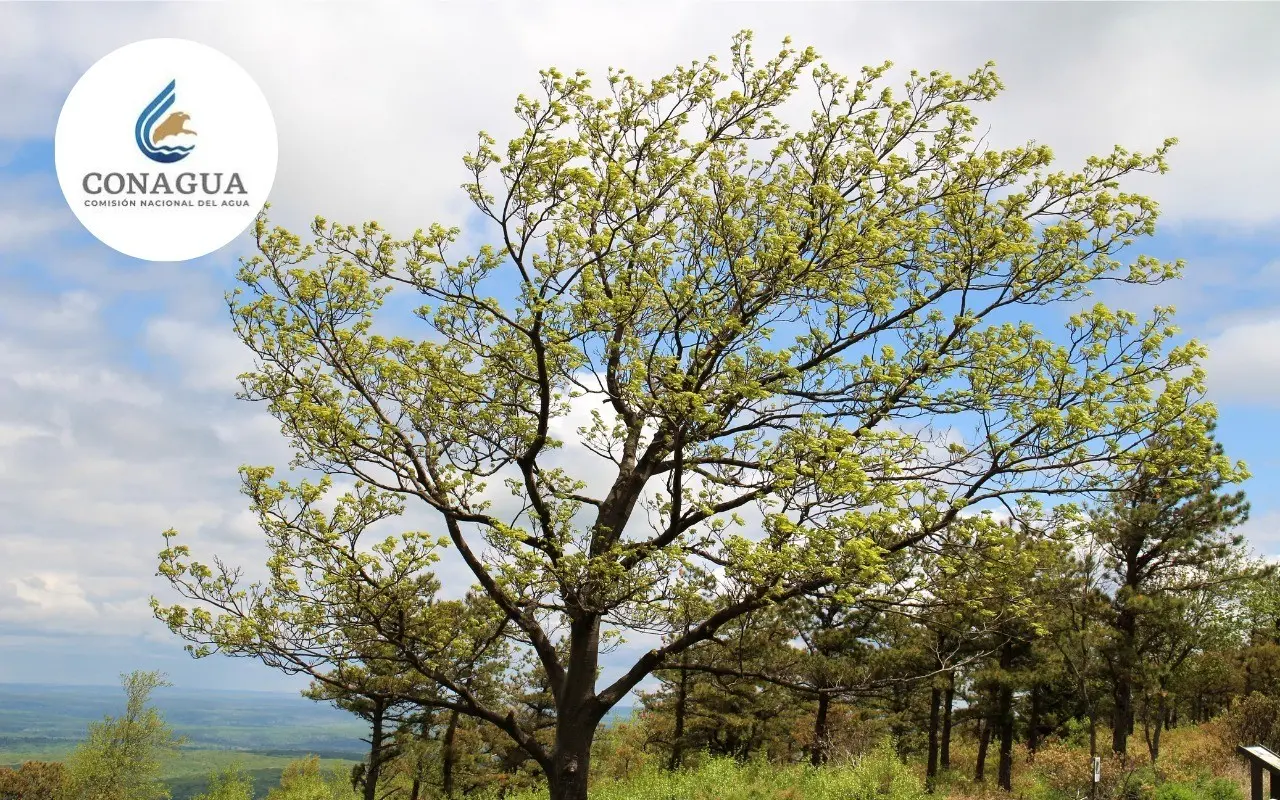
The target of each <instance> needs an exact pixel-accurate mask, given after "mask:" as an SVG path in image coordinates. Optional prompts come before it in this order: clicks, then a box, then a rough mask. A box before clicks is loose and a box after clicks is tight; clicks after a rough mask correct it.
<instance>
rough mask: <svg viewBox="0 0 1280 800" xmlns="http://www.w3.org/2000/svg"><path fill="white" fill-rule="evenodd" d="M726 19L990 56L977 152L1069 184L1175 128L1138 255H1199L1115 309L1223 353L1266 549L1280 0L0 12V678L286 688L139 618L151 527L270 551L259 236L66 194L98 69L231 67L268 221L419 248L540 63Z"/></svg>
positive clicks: (728, 24) (670, 61)
mask: <svg viewBox="0 0 1280 800" xmlns="http://www.w3.org/2000/svg"><path fill="white" fill-rule="evenodd" d="M633 9H634V10H633ZM743 28H750V29H753V30H754V31H755V32H756V35H757V42H758V43H759V45H760V46H761V50H762V51H771V50H773V49H774V46H775V45H777V44H778V43H779V42H780V40H781V39H782V38H783V37H784V36H787V35H790V36H791V37H792V38H793V39H794V40H795V42H796V43H797V44H799V45H813V46H815V47H816V48H817V49H818V51H819V53H820V54H821V55H823V56H824V57H825V58H826V59H827V60H828V61H829V62H830V63H832V64H833V65H834V66H836V67H837V68H838V69H840V70H841V71H843V72H846V73H855V72H856V71H857V70H858V68H859V67H861V66H862V65H864V64H875V63H879V62H881V61H883V60H885V59H891V60H893V61H894V63H895V64H897V65H899V66H900V67H903V68H918V69H921V70H923V71H928V70H931V69H943V70H949V71H953V72H957V73H967V72H969V71H971V70H972V69H974V68H975V67H977V66H979V65H981V64H982V63H983V62H985V61H987V60H995V61H996V64H997V70H998V72H999V73H1000V75H1001V77H1002V78H1003V80H1004V82H1005V84H1006V86H1007V89H1006V91H1005V93H1004V95H1003V96H1002V97H1001V98H1000V99H999V100H997V101H996V102H995V103H994V104H991V105H990V106H989V107H986V108H984V109H981V110H980V113H981V115H982V118H983V120H984V123H985V124H986V125H989V126H990V138H991V140H992V141H993V142H995V143H996V144H1001V145H1008V144H1014V143H1019V142H1024V141H1026V140H1028V139H1035V140H1036V141H1038V142H1042V143H1045V144H1049V145H1050V146H1052V147H1053V148H1054V150H1055V152H1056V153H1057V154H1058V155H1059V157H1060V158H1061V159H1062V162H1063V166H1073V165H1074V163H1076V162H1078V161H1079V160H1080V159H1082V158H1083V157H1084V156H1085V155H1087V154H1089V153H1094V152H1106V151H1109V150H1110V149H1111V147H1112V145H1114V144H1122V145H1124V146H1126V147H1129V148H1130V149H1137V150H1143V151H1149V150H1151V149H1152V148H1154V146H1156V145H1157V144H1158V143H1159V142H1160V141H1161V140H1162V139H1163V138H1164V137H1166V136H1177V137H1179V139H1180V140H1181V144H1180V145H1179V147H1178V148H1177V149H1176V150H1175V152H1174V154H1173V156H1172V158H1171V165H1172V171H1171V172H1170V174H1168V175H1166V176H1162V177H1159V178H1154V179H1152V180H1150V181H1146V182H1144V183H1143V184H1142V185H1141V187H1140V188H1141V190H1143V191H1145V192H1147V193H1149V194H1151V195H1153V196H1154V197H1155V198H1156V199H1157V200H1158V201H1159V202H1160V203H1161V205H1162V208H1163V210H1164V217H1163V219H1162V225H1161V231H1160V233H1159V235H1158V236H1157V237H1156V239H1154V240H1152V241H1150V242H1148V243H1145V244H1144V248H1143V249H1144V250H1145V251H1146V252H1149V253H1151V254H1152V255H1156V256H1159V257H1162V258H1184V259H1186V261H1187V263H1188V269H1187V276H1186V278H1185V279H1184V280H1183V281H1181V282H1179V283H1178V284H1177V285H1168V286H1164V287H1159V288H1158V289H1154V290H1152V289H1147V290H1143V291H1141V292H1128V293H1123V294H1111V295H1105V296H1104V297H1103V299H1105V300H1107V301H1109V302H1114V303H1117V304H1121V305H1123V306H1125V307H1127V308H1131V309H1133V310H1135V311H1139V312H1142V311H1145V310H1149V309H1150V308H1151V306H1153V305H1157V304H1173V305H1176V306H1177V308H1178V311H1179V320H1180V322H1181V324H1182V326H1183V328H1184V330H1185V331H1186V332H1187V333H1188V334H1189V335H1193V336H1195V337H1197V338H1200V339H1202V340H1203V341H1205V342H1206V343H1207V344H1208V345H1209V346H1210V348H1211V354H1212V355H1211V360H1210V363H1209V370H1210V393H1211V398H1212V399H1213V400H1215V401H1216V402H1217V403H1218V405H1219V408H1220V410H1221V414H1222V422H1221V426H1220V433H1221V438H1222V440H1223V441H1224V443H1225V445H1226V447H1227V449H1228V453H1229V454H1230V455H1232V456H1234V457H1237V458H1242V459H1244V460H1246V461H1247V462H1248V464H1249V467H1250V469H1251V470H1252V471H1253V473H1254V477H1253V478H1252V479H1251V480H1250V481H1249V483H1248V485H1247V486H1246V488H1247V489H1248V491H1249V494H1250V496H1251V499H1252V502H1253V507H1254V516H1253V520H1252V521H1251V522H1250V523H1249V534H1250V537H1251V539H1252V541H1253V543H1254V545H1255V546H1256V547H1257V549H1258V550H1259V551H1260V552H1262V553H1266V554H1271V555H1280V531H1278V530H1277V528H1278V527H1280V500H1275V499H1273V498H1275V497H1276V493H1277V489H1280V457H1277V456H1276V455H1275V453H1276V450H1277V446H1278V445H1280V432H1278V431H1277V426H1276V420H1277V411H1280V257H1278V256H1277V243H1280V193H1277V191H1276V187H1277V186H1278V185H1280V147H1277V146H1276V145H1275V138H1276V131H1277V129H1278V128H1280V55H1277V52H1280V51H1277V49H1276V48H1275V47H1274V40H1275V38H1276V35H1277V34H1280V6H1276V5H1272V4H1250V5H1231V4H1225V3H1224V4H1214V5H1194V4H1177V5H1165V4H1159V3H1145V4H1127V5H1111V4H1102V3H1088V4H1072V5H1064V4H1048V3H1045V4H1020V5H1014V4H987V5H968V4H962V3H949V4H944V5H933V4H907V5H893V6H889V5H872V4H853V3H815V4H807V3H799V2H777V3H769V4H764V3H761V4H681V5H666V4H661V3H646V4H644V6H643V10H641V6H640V4H634V5H631V6H627V7H623V6H620V5H618V6H609V7H607V8H603V9H602V8H592V7H588V6H586V5H570V4H551V3H539V4H536V9H535V8H534V7H533V4H510V5H496V4H495V5H487V4H469V5H466V6H461V5H449V6H443V5H441V6H435V5H413V6H410V5H408V4H404V5H395V4H372V3H361V4H359V5H356V4H354V3H351V4H348V5H339V4H325V5H301V4H287V3H255V4H253V5H252V6H250V5H222V4H217V5H214V4H195V3H182V4H159V3H151V4H137V5H134V4H125V3H104V4H95V5H86V4H69V3H68V4H60V3H59V4H26V3H7V4H5V3H0V681H19V682H33V681H36V682H68V683H109V682H112V681H114V679H115V676H116V674H117V673H119V672H121V671H126V670H129V669H134V668H159V669H164V670H166V671H167V672H169V674H170V675H171V676H172V678H173V679H174V680H175V681H176V682H177V683H179V684H181V685H184V686H188V687H192V688H195V687H209V688H216V687H236V688H289V687H292V686H296V682H290V681H288V680H286V679H284V678H281V677H279V676H276V675H275V674H273V673H272V672H271V671H270V670H267V669H266V668H263V667H260V666H257V665H254V664H250V663H245V662H232V661H229V660H227V659H220V658H219V659H212V660H206V661H201V662H194V661H192V660H191V659H189V658H188V657H187V656H186V655H185V654H184V653H183V652H182V650H181V647H180V645H179V644H178V643H177V642H176V641H174V640H173V639H172V638H171V637H170V635H169V634H168V633H167V632H166V631H165V630H164V629H163V628H162V627H161V626H160V625H159V624H158V623H156V622H155V621H154V620H152V619H151V616H150V613H149V611H148V609H147V605H146V603H147V598H148V596H150V595H151V594H153V593H158V592H160V591H161V590H162V588H163V587H162V586H161V584H160V583H159V579H157V578H155V577H154V572H155V554H156V552H157V551H158V550H159V549H160V547H161V546H162V543H161V539H160V532H161V531H163V530H164V529H166V528H169V527H177V528H179V529H180V530H181V531H182V533H183V536H184V539H186V540H187V541H188V542H189V543H190V544H192V546H193V547H194V548H196V549H197V550H198V552H201V553H212V552H217V553H219V554H221V555H223V556H224V557H226V558H227V559H228V560H231V561H233V562H240V563H254V562H255V561H256V562H258V563H260V562H261V552H262V551H261V549H260V544H259V537H258V535H257V533H256V531H255V529H254V527H253V525H252V523H251V520H250V519H249V518H248V516H247V514H246V513H245V512H244V510H243V509H244V504H243V503H242V498H241V497H240V496H239V494H238V493H237V483H236V476H235V470H236V467H237V465H239V464H242V463H246V462H247V463H274V464H277V465H279V466H281V467H283V466H284V464H285V463H286V462H287V460H288V453H287V451H286V450H285V448H284V447H283V445H282V443H281V442H280V439H279V437H278V435H277V432H276V428H275V425H274V423H273V422H272V421H271V420H270V419H269V418H265V417H264V416H263V415H262V413H261V412H260V410H259V409H257V408H255V407H250V406H248V405H247V404H244V403H240V402H238V401H236V400H235V399H234V398H233V393H234V391H235V388H236V384H235V375H236V374H237V373H238V372H240V371H241V370H242V369H244V368H245V367H246V366H247V362H246V360H245V355H244V353H243V352H242V351H241V348H240V346H239V344H238V343H237V342H236V341H235V340H234V339H233V338H231V336H230V333H229V330H230V329H229V324H228V320H227V318H226V315H225V307H224V306H223V304H222V296H223V293H224V292H225V291H226V289H228V288H229V287H230V286H231V284H232V275H233V271H234V267H235V264H236V259H237V258H238V257H239V256H241V255H243V254H245V253H246V252H247V251H248V248H247V243H246V242H245V241H244V240H243V239H241V240H238V241H237V242H234V243H233V244H231V245H229V246H227V247H226V248H224V249H223V250H221V251H219V252H217V253H215V254H213V255H211V256H208V257H206V258H203V259H199V260H196V261H192V262H186V263H182V264H152V263H147V262H140V261H134V260H131V259H128V258H126V257H124V256H121V255H118V254H116V253H114V252H112V251H110V250H109V249H107V248H106V247H105V246H103V245H101V244H99V243H98V242H97V241H96V240H94V239H92V238H91V237H90V236H89V235H88V234H86V233H85V232H84V231H83V229H81V228H80V227H79V225H78V223H77V222H76V220H75V218H74V217H73V216H72V214H71V212H70V211H69V209H68V208H67V205H66V203H65V201H64V200H63V199H62V196H61V194H60V193H59V190H58V184H57V180H56V177H55V175H54V171H53V144H52V138H53V130H54V125H55V122H56V120H57V115H58V111H59V109H60V107H61V104H62V102H63V100H64V99H65V97H66V95H67V93H68V92H69V91H70V89H71V87H72V86H73V85H74V83H75V81H76V80H77V79H78V78H79V76H80V75H81V74H82V73H83V71H84V70H85V69H87V68H88V67H89V66H90V65H91V64H93V63H94V62H95V61H97V60H98V59H99V58H101V57H102V56H104V55H106V54H107V53H108V52H110V51H112V50H114V49H115V48H117V47H120V46H123V45H125V44H129V43H130V42H134V41H137V40H140V39H147V38H154V37H180V38H187V39H192V40H195V41H198V42H202V43H204V44H208V45H211V46H213V47H215V48H217V49H219V50H221V51H222V52H224V53H226V54H227V55H229V56H231V57H232V58H233V59H235V60H237V61H238V62H239V63H240V64H241V65H243V66H244V67H245V68H246V69H247V70H248V71H249V72H250V73H251V74H252V75H253V76H254V77H255V79H256V80H257V81H258V83H259V84H260V85H261V87H262V89H263V91H264V92H265V94H266V96H267V99H268V101H269V102H270V104H271V107H272V109H273V111H274V113H275V117H276V123H277V126H278V128H279V134H280V169H279V173H278V175H277V178H276V183H275V189H274V191H273V197H272V202H273V205H274V209H275V213H274V217H275V219H276V221H279V222H282V223H284V224H289V225H291V224H296V223H297V222H299V221H301V220H306V219H309V218H311V217H312V216H314V215H316V214H321V215H324V216H326V217H328V218H330V219H335V220H340V221H344V222H359V221H361V220H364V219H370V218H376V219H379V220H380V221H382V222H383V223H384V224H386V225H387V226H389V227H390V228H391V229H392V230H393V231H394V232H396V233H403V234H407V233H409V232H411V231H412V230H413V229H415V228H418V227H425V226H426V225H428V224H430V223H432V222H436V221H439V222H444V223H447V224H461V223H462V222H463V220H464V218H465V217H464V215H465V212H466V207H465V205H464V204H465V198H464V196H463V195H462V193H461V191H460V190H459V189H458V188H457V187H458V185H459V184H460V183H461V182H462V180H463V178H464V173H463V170H462V165H461V156H462V154H463V153H464V152H465V151H466V150H467V148H468V147H469V146H470V145H471V144H472V142H473V141H474V136H475V134H476V132H477V131H478V130H480V129H485V130H488V131H490V132H492V133H494V134H496V135H499V136H501V135H502V134H504V133H507V132H509V131H510V122H511V119H512V115H511V113H510V109H511V106H512V102H513V101H514V99H515V97H516V95H517V94H518V93H520V92H522V91H531V90H533V89H534V88H536V79H537V70H538V69H540V68H543V67H547V66H559V67H561V68H565V69H575V68H579V67H581V68H586V69H588V70H591V71H592V72H593V73H594V74H596V75H602V74H603V70H604V69H605V68H606V67H608V66H619V67H625V68H627V69H628V70H629V71H631V72H633V73H635V74H639V75H641V76H651V75H656V74H659V73H661V72H664V71H666V70H668V69H670V68H671V67H673V66H674V65H676V64H677V63H684V62H688V61H690V60H692V59H701V58H704V57H705V56H707V55H708V54H711V53H717V54H721V55H723V54H725V53H726V52H727V45H728V42H729V39H730V37H731V35H732V34H733V33H734V32H735V31H737V30H739V29H743ZM445 577H446V580H448V577H449V576H448V575H446V576H445Z"/></svg>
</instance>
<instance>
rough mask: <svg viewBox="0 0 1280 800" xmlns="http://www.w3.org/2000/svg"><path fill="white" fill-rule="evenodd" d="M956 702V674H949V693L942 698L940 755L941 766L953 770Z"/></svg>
mask: <svg viewBox="0 0 1280 800" xmlns="http://www.w3.org/2000/svg"><path fill="white" fill-rule="evenodd" d="M955 700H956V674H955V672H949V673H947V691H946V693H945V694H943V697H942V747H941V750H942V752H941V753H940V754H939V758H938V761H939V766H940V767H941V768H942V769H944V770H947V769H951V707H952V705H954V704H955Z"/></svg>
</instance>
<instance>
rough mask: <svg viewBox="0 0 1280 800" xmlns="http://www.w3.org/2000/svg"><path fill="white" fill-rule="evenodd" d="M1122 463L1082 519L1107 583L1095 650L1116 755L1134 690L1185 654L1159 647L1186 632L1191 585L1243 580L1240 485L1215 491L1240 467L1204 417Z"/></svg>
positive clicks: (1129, 727) (1124, 738)
mask: <svg viewBox="0 0 1280 800" xmlns="http://www.w3.org/2000/svg"><path fill="white" fill-rule="evenodd" d="M1126 468H1127V470H1128V472H1127V475H1126V482H1125V484H1124V486H1123V491H1121V492H1119V493H1117V494H1116V495H1115V496H1114V497H1113V498H1112V500H1111V501H1110V502H1109V503H1107V504H1106V505H1104V506H1103V507H1101V508H1100V509H1099V510H1098V513H1097V516H1096V519H1095V520H1094V521H1093V525H1092V527H1093V535H1094V537H1095V538H1096V539H1097V541H1098V543H1099V545H1100V547H1101V549H1102V552H1103V553H1104V556H1105V566H1106V569H1107V578H1108V580H1109V583H1110V595H1111V609H1110V614H1109V615H1108V620H1107V622H1108V623H1109V627H1110V634H1111V636H1110V641H1109V642H1107V643H1106V646H1105V647H1104V649H1103V654H1104V656H1105V658H1106V663H1107V667H1108V670H1109V672H1110V676H1111V682H1112V700H1113V708H1114V711H1113V717H1112V744H1111V747H1112V750H1113V752H1115V753H1117V754H1120V755H1125V754H1126V753H1127V752H1128V740H1129V736H1130V735H1131V734H1132V733H1133V731H1134V720H1135V714H1134V701H1135V693H1136V692H1140V691H1141V690H1142V689H1143V688H1144V681H1148V680H1150V681H1154V682H1155V685H1154V686H1151V685H1150V684H1148V685H1147V686H1146V688H1149V689H1153V690H1154V691H1157V692H1159V693H1161V696H1163V692H1165V691H1166V689H1167V687H1166V686H1164V685H1162V684H1164V683H1165V682H1166V681H1167V678H1166V677H1164V675H1165V671H1166V670H1167V669H1168V667H1169V666H1170V665H1171V663H1175V662H1176V663H1177V664H1180V663H1181V662H1182V660H1183V659H1185V658H1186V656H1187V655H1189V654H1190V652H1191V649H1190V648H1189V647H1181V646H1175V647H1174V648H1173V649H1172V650H1171V651H1170V652H1166V653H1162V652H1161V649H1162V645H1164V644H1166V643H1167V642H1169V640H1170V639H1171V638H1172V639H1179V638H1180V637H1179V631H1178V630H1177V629H1179V628H1181V629H1182V631H1183V632H1184V635H1183V636H1182V637H1181V638H1182V639H1183V640H1186V636H1185V633H1186V632H1189V631H1188V629H1187V627H1186V625H1187V612H1188V608H1189V603H1191V602H1193V601H1194V599H1195V597H1196V595H1197V594H1198V593H1201V592H1204V591H1206V590H1208V589H1211V588H1213V587H1218V586H1223V585H1226V584H1232V583H1239V582H1241V581H1244V580H1248V579H1249V572H1248V570H1247V569H1243V568H1242V564H1241V557H1242V547H1243V546H1244V538H1243V536H1242V535H1241V534H1240V532H1239V531H1238V530H1237V526H1238V525H1239V524H1240V523H1242V522H1244V521H1245V520H1246V519H1247V518H1248V513H1249V506H1248V503H1247V502H1246V501H1245V497H1244V493H1243V492H1240V491H1236V492H1226V491H1224V490H1225V489H1226V487H1228V486H1230V485H1231V484H1235V483H1239V482H1240V481H1242V480H1244V479H1245V478H1246V477H1248V473H1247V472H1246V470H1245V467H1244V464H1243V463H1232V462H1231V461H1230V460H1229V459H1227V457H1226V456H1225V455H1224V454H1223V449H1222V446H1221V445H1220V444H1219V443H1217V442H1216V441H1214V439H1213V426H1212V418H1209V419H1208V420H1195V421H1189V422H1188V423H1187V424H1186V425H1184V426H1181V427H1179V428H1176V429H1170V430H1168V431H1164V432H1162V433H1161V434H1160V435H1159V436H1158V437H1157V438H1155V439H1154V440H1153V441H1151V442H1150V443H1149V444H1148V445H1147V446H1146V447H1144V448H1142V449H1141V450H1140V451H1137V452H1136V453H1134V454H1133V456H1132V458H1131V459H1130V460H1129V463H1128V465H1127V467H1126ZM1166 659H1172V660H1173V661H1172V662H1171V661H1168V660H1166ZM1161 713H1162V714H1163V712H1161ZM1157 753H1158V748H1157V749H1156V750H1154V751H1153V755H1156V754H1157Z"/></svg>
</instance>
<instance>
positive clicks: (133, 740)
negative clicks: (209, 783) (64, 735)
mask: <svg viewBox="0 0 1280 800" xmlns="http://www.w3.org/2000/svg"><path fill="white" fill-rule="evenodd" d="M121 680H122V683H123V686H124V691H125V697H126V704H125V713H124V715H123V716H120V717H107V718H106V719H104V720H103V721H101V722H94V723H91V724H90V725H89V734H88V737H87V738H86V739H85V740H84V741H83V742H81V743H80V744H79V745H77V746H76V748H75V749H74V750H72V752H71V754H70V755H69V756H68V757H67V759H66V762H65V765H66V774H67V781H66V793H67V800H167V798H168V797H169V796H170V793H169V789H168V787H166V786H165V785H164V783H163V781H162V780H161V776H162V774H163V770H164V767H165V762H166V760H167V759H170V758H172V757H173V756H174V755H176V754H177V752H178V748H179V746H181V745H182V744H183V742H184V740H183V739H182V737H179V736H176V735H174V732H173V729H172V728H170V727H169V725H168V724H167V723H166V722H165V721H164V719H163V718H162V717H161V716H160V713H159V712H158V711H157V710H156V709H155V708H153V707H151V706H150V705H148V703H149V701H150V698H151V693H152V692H153V691H154V690H155V689H157V688H159V687H161V686H168V685H169V684H168V683H166V682H165V681H164V679H163V677H162V676H161V675H160V673H158V672H133V673H131V674H129V675H125V676H122V677H121Z"/></svg>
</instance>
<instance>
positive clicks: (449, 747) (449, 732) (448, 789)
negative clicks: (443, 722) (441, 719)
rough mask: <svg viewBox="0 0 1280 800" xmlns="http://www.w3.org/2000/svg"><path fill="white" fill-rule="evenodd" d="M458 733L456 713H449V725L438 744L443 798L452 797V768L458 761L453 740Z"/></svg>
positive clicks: (455, 711)
mask: <svg viewBox="0 0 1280 800" xmlns="http://www.w3.org/2000/svg"><path fill="white" fill-rule="evenodd" d="M457 733H458V712H457V710H456V709H455V710H454V711H451V712H449V724H448V726H447V727H445V729H444V739H443V741H441V742H440V790H441V792H442V793H443V794H444V796H445V797H448V798H452V797H453V768H454V765H455V764H457V761H458V752H457V750H456V749H455V747H454V740H455V738H456V736H457Z"/></svg>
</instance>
